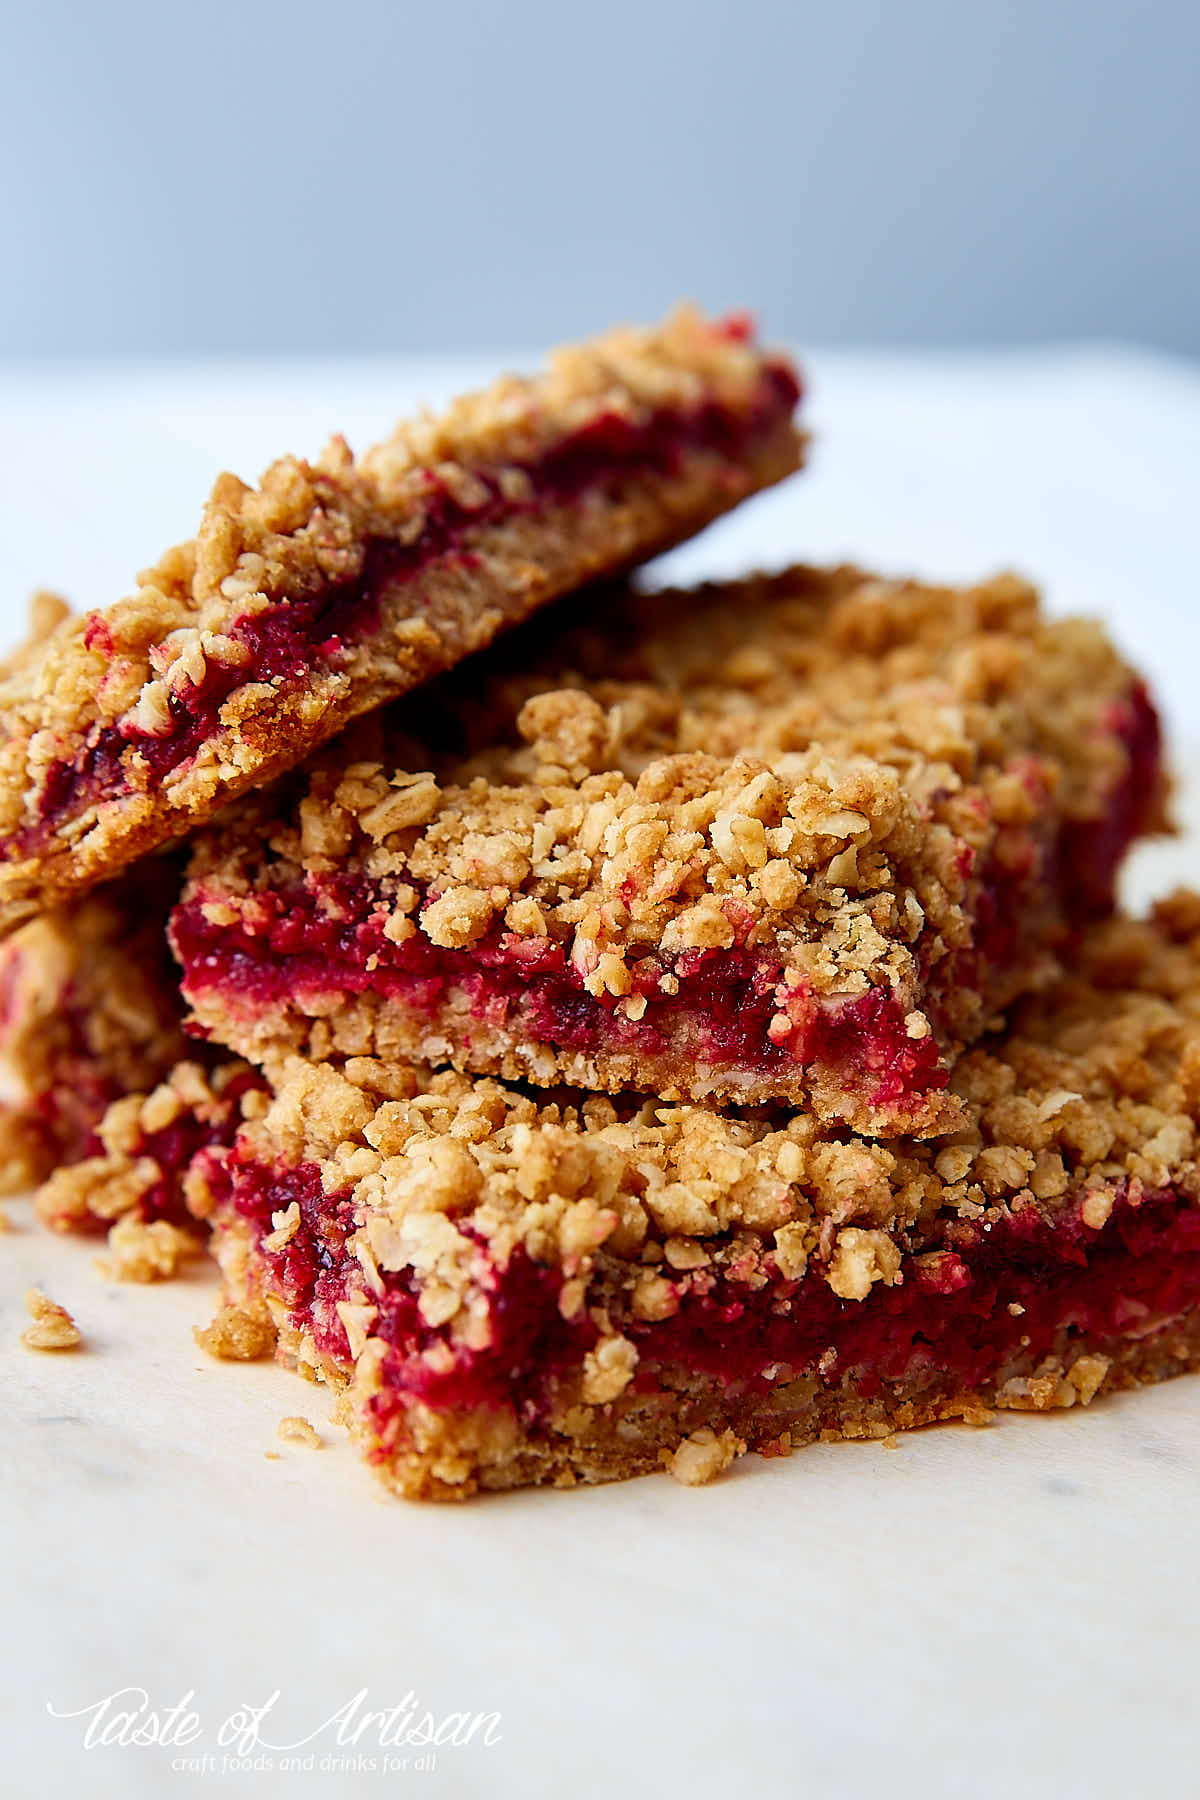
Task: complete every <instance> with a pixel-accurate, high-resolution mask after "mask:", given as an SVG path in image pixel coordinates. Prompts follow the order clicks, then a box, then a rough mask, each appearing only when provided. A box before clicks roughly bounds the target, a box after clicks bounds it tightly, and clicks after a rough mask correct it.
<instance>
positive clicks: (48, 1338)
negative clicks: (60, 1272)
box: [21, 1288, 83, 1350]
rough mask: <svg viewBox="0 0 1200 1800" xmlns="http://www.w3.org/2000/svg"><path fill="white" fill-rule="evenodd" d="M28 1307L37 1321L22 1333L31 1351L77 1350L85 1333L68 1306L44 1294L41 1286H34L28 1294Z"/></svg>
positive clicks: (31, 1316) (22, 1340) (26, 1302)
mask: <svg viewBox="0 0 1200 1800" xmlns="http://www.w3.org/2000/svg"><path fill="white" fill-rule="evenodd" d="M25 1310H26V1312H27V1313H28V1314H29V1316H30V1318H31V1319H32V1320H33V1324H32V1325H30V1326H29V1328H28V1330H26V1331H23V1332H22V1333H21V1342H22V1343H23V1344H24V1346H25V1348H26V1349H27V1350H77V1349H78V1348H79V1345H80V1343H81V1341H82V1338H83V1334H82V1332H81V1331H80V1329H79V1327H78V1325H77V1324H76V1323H75V1321H74V1319H73V1318H72V1317H71V1315H70V1313H69V1312H68V1311H67V1309H66V1307H65V1306H59V1304H58V1302H57V1301H55V1300H51V1299H50V1298H49V1296H48V1295H46V1294H43V1292H42V1290H41V1288H30V1290H29V1292H28V1293H27V1294H26V1296H25Z"/></svg>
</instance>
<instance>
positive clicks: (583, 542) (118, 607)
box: [0, 308, 803, 927]
mask: <svg viewBox="0 0 1200 1800" xmlns="http://www.w3.org/2000/svg"><path fill="white" fill-rule="evenodd" d="M790 382H791V375H790V372H787V367H786V364H784V362H783V361H782V359H780V358H777V357H776V358H771V357H768V356H766V355H765V354H764V353H763V352H762V351H761V350H759V349H758V347H757V346H755V345H754V344H753V343H752V342H750V341H749V340H748V338H747V337H746V335H745V334H744V333H741V332H738V331H736V330H735V331H731V330H730V329H729V328H727V327H723V326H721V325H713V324H710V323H709V322H708V321H706V320H705V319H703V318H702V317H701V316H700V315H699V314H698V313H696V312H695V311H693V310H691V309H688V308H681V309H679V310H678V311H677V312H676V313H674V314H673V315H672V316H671V317H670V318H669V319H668V320H667V321H666V322H665V323H664V324H663V325H661V326H659V327H658V328H656V329H649V330H621V331H615V332H610V333H608V334H607V335H605V336H602V337H599V338H596V339H594V340H593V341H591V342H590V343H586V344H582V345H578V346H575V347H573V348H570V349H565V350H561V351H558V352H556V353H555V354H554V356H553V357H552V359H551V363H550V368H549V372H548V373H547V374H546V375H544V376H543V377H541V378H539V379H522V378H518V377H516V376H507V377H505V378H503V379H502V380H500V381H499V382H497V383H495V384H494V385H493V386H492V387H491V388H489V389H487V390H486V391H485V392H483V393H480V394H474V395H469V396H467V397H466V398H464V399H460V400H459V401H457V402H456V403H455V404H454V405H453V406H452V407H451V408H450V409H449V410H448V411H447V412H446V413H445V414H443V415H442V416H441V417H438V418H434V417H428V416H427V417H423V418H421V419H419V420H417V421H416V422H415V423H412V424H409V425H404V426H401V427H399V428H398V429H397V431H396V432H395V433H394V435H393V436H392V437H390V438H389V439H387V440H386V441H385V442H383V443H382V444H379V445H377V446H376V447H375V448H373V449H371V450H369V451H367V452H366V454H365V455H363V456H362V457H360V458H359V459H357V460H356V459H355V458H354V457H353V456H352V455H351V452H350V450H349V448H348V447H347V445H346V444H345V442H344V441H343V440H342V439H340V438H336V439H334V441H333V442H332V443H331V444H330V446H329V447H328V449H326V451H325V452H324V453H323V454H322V455H321V456H320V457H319V458H318V460H317V461H316V462H315V463H312V464H310V463H307V462H304V461H302V460H300V459H298V458H296V457H285V458H283V459H282V460H280V461H279V462H277V463H275V464H273V465H272V466H271V468H269V469H268V470H267V472H266V474H265V475H264V477H263V479H262V482H261V484H260V486H259V487H257V488H251V487H247V486H246V485H245V484H244V483H243V482H241V481H240V480H238V479H237V477H236V476H234V475H230V474H225V475H222V476H220V477H219V478H218V480H217V482H216V484H215V486H214V488H213V491H212V495H211V498H210V500H209V502H208V505H207V507H206V509H205V513H204V516H203V519H202V522H201V525H200V529H199V532H198V533H197V535H196V537H195V538H194V539H192V540H190V541H189V542H187V543H184V544H181V545H178V546H176V547H175V548H174V549H172V550H169V551H168V552H167V553H166V555H165V556H164V557H163V558H162V559H161V560H160V561H159V562H158V563H157V564H156V565H155V566H154V567H153V568H151V569H148V570H146V571H145V572H144V573H143V575H142V576H141V577H140V582H139V586H138V587H137V589H136V590H135V592H134V593H133V594H131V595H130V596H128V597H127V598H126V599H123V600H120V601H118V602H117V603H116V604H115V605H114V606H111V607H110V608H109V609H108V610H107V611H106V612H103V613H92V614H89V615H87V616H86V617H85V618H82V619H74V620H71V619H68V620H64V621H63V622H62V623H61V624H59V625H58V626H57V627H56V628H55V629H54V630H53V631H52V632H51V634H50V636H49V638H48V640H47V641H46V643H45V644H44V646H43V648H42V650H41V652H40V653H39V654H37V655H36V656H33V657H22V658H20V659H18V661H17V663H16V664H15V665H14V666H12V667H11V668H10V669H9V670H8V672H7V674H6V675H5V676H3V677H2V678H0V719H2V722H3V731H2V733H0V738H2V744H0V924H2V925H4V926H6V927H11V925H13V924H14V923H16V922H18V921H19V920H20V918H22V917H23V916H27V915H28V914H29V913H30V912H31V911H32V910H34V908H35V907H36V906H38V905H42V904H45V903H46V901H47V900H48V899H50V900H52V899H56V898H62V897H65V896H67V895H70V894H73V893H77V892H80V891H81V890H83V889H86V888H88V887H90V886H93V885H94V884H95V883H96V882H98V881H101V880H103V879H105V878H106V877H108V876H111V875H112V874H114V873H115V872H116V871H117V870H118V869H120V868H121V867H122V866H123V865H124V864H126V863H128V862H130V861H132V860H133V859H134V858H135V857H137V856H139V855H142V854H144V853H145V852H146V851H147V850H149V849H152V848H153V847H155V846H156V845H160V844H163V843H166V842H169V841H171V840H172V839H174V838H177V837H179V836H181V835H183V834H184V833H185V832H187V831H188V830H190V829H191V828H192V827H194V826H195V825H196V824H197V823H199V822H201V821H203V820H204V819H207V818H210V817H211V816H212V815H213V814H214V813H215V812H216V811H217V810H218V808H219V807H220V806H222V805H223V804H225V803H226V802H227V801H228V800H229V799H231V798H232V797H233V796H235V795H236V794H238V793H241V792H243V791H245V790H246V789H248V788H251V787H255V786H258V785H261V784H262V783H264V782H266V781H268V780H270V779H272V778H273V777H274V776H275V775H277V774H279V773H280V772H281V771H282V770H284V769H287V768H290V767H292V766H294V765H295V764H296V763H297V762H299V761H300V760H302V759H303V757H304V756H305V755H307V754H308V752H309V751H311V750H312V749H313V748H314V747H315V746H316V745H317V744H319V743H322V742H324V741H325V740H326V739H328V738H330V737H332V736H333V735H334V733H335V732H337V731H338V730H340V729H341V727H342V726H343V725H344V724H345V723H346V721H347V720H348V719H351V718H353V717H354V716H356V715H357V714H359V713H362V712H364V711H367V710H369V709H371V708H372V707H375V706H378V705H379V704H380V703H381V702H382V701H383V700H385V699H387V698H389V697H390V696H392V695H394V694H397V693H400V692H403V691H405V690H406V689H408V688H410V687H412V686H414V685H415V684H416V683H418V682H421V681H424V680H427V679H428V678H429V676H430V675H432V674H434V673H436V672H437V671H439V670H441V669H445V668H447V667H449V666H450V665H451V664H453V663H455V662H457V661H458V660H459V659H460V658H461V657H463V656H465V655H467V654H468V653H469V652H472V651H474V650H477V649H479V648H480V647H481V646H482V645H483V644H485V643H486V642H488V641H489V640H490V639H491V638H492V637H494V636H495V634H496V633H497V631H499V630H500V629H501V628H502V627H503V626H505V625H506V624H511V623H512V622H514V621H515V620H518V619H520V618H523V617H526V616H527V615H528V614H529V613H531V612H532V611H533V610H534V609H535V608H536V607H538V606H540V605H541V604H543V603H544V602H545V601H546V600H548V599H550V598H551V597H553V596H554V595H556V594H560V593H563V592H565V591H567V590H569V589H572V588H574V587H576V586H578V585H579V584H580V583H582V582H584V581H586V580H588V579H590V578H591V577H593V576H595V575H598V574H602V573H605V572H611V571H613V570H615V569H623V568H625V567H628V566H630V565H631V564H633V563H636V562H638V561H640V560H642V559H644V558H645V557H647V556H649V555H652V554H655V553H657V552H658V551H659V550H661V549H664V548H666V547H667V546H669V545H670V544H672V543H676V542H678V541H679V540H680V539H682V538H684V537H687V536H690V535H691V534H692V533H693V532H695V531H697V530H699V529H700V528H701V527H702V526H703V525H705V524H706V523H707V522H708V521H709V520H710V519H712V518H715V517H716V516H718V515H719V514H721V513H723V512H725V511H727V510H728V509H729V508H730V507H731V506H734V505H736V504H737V502H738V501H739V500H741V499H743V498H744V497H745V496H746V495H747V494H749V493H752V492H754V491H755V490H756V489H758V488H760V487H763V486H766V485H768V484H770V483H771V482H774V481H778V480H779V479H780V478H781V477H782V476H784V475H786V474H788V473H790V472H791V471H792V470H793V469H794V468H796V467H797V466H798V464H799V462H800V460H801V456H802V449H803V440H802V439H801V437H800V436H799V434H798V433H797V432H796V430H795V429H794V427H793V426H792V424H791V420H790V413H791V410H792V407H791V395H792V393H794V387H790V386H789V384H790ZM707 411H715V412H717V413H718V414H720V415H721V416H722V417H723V418H724V419H725V420H726V422H727V423H728V425H729V427H730V432H729V443H728V444H725V445H723V446H722V445H719V444H718V442H717V439H716V437H715V436H712V434H710V436H709V438H705V437H704V436H703V434H702V433H701V434H700V436H699V437H698V438H697V441H696V442H694V443H690V444H684V445H683V446H682V447H681V449H680V453H679V455H678V456H677V457H675V458H667V457H664V456H663V455H662V453H661V448H659V449H657V450H656V449H655V447H654V444H655V440H654V433H655V429H656V421H661V420H663V419H664V418H680V419H683V420H685V421H686V420H687V419H689V418H693V417H694V418H695V419H698V420H701V421H703V419H704V417H705V416H706V412H707ZM622 423H623V424H624V425H625V426H626V427H628V429H629V432H630V440H629V442H630V445H631V448H630V449H629V450H628V451H625V452H617V451H614V452H613V453H612V454H613V455H614V456H616V457H617V464H615V465H614V471H613V472H610V473H609V474H608V475H606V476H605V477H604V478H603V479H598V480H594V481H592V482H591V483H588V482H586V481H582V482H579V483H575V484H572V482H571V481H570V479H569V478H567V477H564V478H563V480H562V481H560V482H559V484H558V485H557V486H556V485H554V483H553V482H551V484H550V485H549V487H547V488H545V489H544V491H541V492H538V491H537V490H536V488H535V482H534V480H533V479H531V471H533V473H534V474H536V471H537V469H538V467H539V466H544V465H545V463H546V461H547V459H548V458H551V457H552V456H553V455H554V453H555V452H556V451H558V452H564V451H565V452H568V453H569V451H570V449H571V446H572V444H573V443H575V442H576V441H584V442H586V441H587V438H588V434H589V431H592V432H593V433H594V431H595V430H596V428H599V430H600V434H601V437H605V434H606V433H607V434H608V437H606V438H605V441H610V440H611V441H615V439H612V432H613V430H614V428H615V427H616V426H618V425H620V424H622ZM639 432H644V433H645V434H646V441H645V442H642V443H641V449H640V453H639V447H638V446H639V443H640V442H641V440H640V439H639V437H638V433H639ZM618 435H619V434H618ZM734 444H738V445H740V448H736V447H730V446H731V445H734ZM621 455H624V456H625V458H626V460H625V461H624V462H623V463H622V462H621V461H620V457H621ZM447 506H453V507H455V508H457V509H459V514H460V516H461V518H462V524H461V526H459V527H458V528H457V530H456V535H454V536H452V537H451V538H450V539H449V541H448V544H447V545H446V546H444V547H443V546H440V544H439V543H438V542H437V531H438V530H439V529H440V526H439V524H438V520H439V518H440V517H441V513H440V512H439V508H440V509H442V511H444V510H445V508H446V507H447ZM423 534H432V537H431V539H430V541H431V542H433V543H434V549H433V551H432V552H431V553H430V554H429V556H428V557H427V558H424V559H420V543H421V541H422V538H423ZM384 551H386V552H387V553H388V554H390V555H391V556H392V559H393V563H392V565H391V568H392V572H391V573H390V574H389V573H388V572H387V571H386V570H383V569H382V568H381V569H379V570H378V571H376V564H375V563H374V562H372V561H371V559H372V557H375V558H376V561H378V559H379V556H380V555H381V554H382V553H383V552H384ZM404 557H407V559H408V560H407V562H402V561H401V560H400V559H401V558H404ZM414 559H417V560H414ZM414 568H416V569H417V570H418V571H419V575H418V578H415V579H414V578H411V571H412V569H414ZM366 588H369V589H370V593H371V595H372V596H374V597H375V598H376V599H377V602H378V604H377V606H376V607H375V608H374V609H372V608H370V607H368V608H367V609H366V610H365V611H364V612H363V616H362V618H361V620H360V621H359V622H357V623H356V622H355V620H354V618H353V617H352V615H351V612H350V611H348V610H347V609H346V607H345V605H344V604H343V603H344V602H345V600H346V598H347V596H349V595H350V594H352V593H356V592H359V591H365V590H366ZM325 596H327V597H328V601H329V604H330V606H331V608H332V609H333V610H332V612H331V613H330V620H331V623H330V625H329V630H330V631H331V634H332V635H331V636H330V637H328V638H326V637H325V636H324V635H323V634H321V635H318V637H316V638H315V639H311V641H310V639H309V638H307V637H305V636H304V631H303V630H302V632H301V636H300V638H299V639H297V645H296V648H295V651H294V653H293V654H294V657H295V658H299V659H300V660H299V662H298V663H296V665H295V666H294V667H293V666H292V665H291V664H289V665H288V666H287V667H286V668H285V671H284V673H282V674H280V673H277V672H274V665H273V664H272V663H271V662H270V661H267V662H266V663H261V664H260V660H259V653H258V652H257V651H256V649H255V647H254V646H255V643H256V634H258V633H259V631H260V628H261V627H263V626H264V625H267V624H268V623H269V622H271V621H274V620H275V618H276V617H278V618H279V619H280V620H282V621H283V623H284V625H285V626H288V628H290V626H289V621H290V620H292V619H296V620H303V619H307V618H308V617H309V615H310V614H313V609H314V606H316V605H317V602H318V601H319V600H321V599H322V597H325ZM339 607H340V608H341V611H339V610H338V608H339ZM43 610H45V609H43ZM323 617H324V615H323V614H319V611H318V613H317V614H314V620H315V622H316V623H319V622H320V619H321V618H323ZM305 629H307V628H305ZM206 695H211V696H215V698H214V699H212V700H211V702H210V701H209V700H206V699H205V698H204V696H206ZM206 706H208V707H209V712H206V711H205V707H206ZM210 713H211V714H214V715H215V716H210ZM193 718H194V719H195V720H197V721H198V723H197V724H196V727H195V733H194V735H193V738H192V739H191V740H189V741H188V742H186V743H185V744H184V745H183V748H182V750H181V751H180V753H179V754H178V755H175V754H174V752H172V754H171V755H169V756H167V757H166V762H165V767H164V766H163V764H162V761H161V756H162V747H161V745H159V748H158V749H157V750H156V749H155V740H157V739H161V738H164V737H169V736H170V735H171V734H172V732H174V731H176V730H177V728H178V727H179V724H180V720H181V719H183V720H184V721H185V722H187V721H189V720H191V719H193ZM105 734H109V735H105ZM197 734H198V735H197ZM97 745H99V747H100V748H101V749H102V750H103V749H105V748H107V749H109V750H111V751H112V752H113V754H112V756H111V757H110V758H109V759H108V761H107V762H106V760H105V758H104V757H103V756H100V757H99V758H98V757H97V756H96V755H94V754H93V752H94V751H95V750H96V748H97ZM156 757H157V758H159V759H160V760H158V761H156V760H155V758H156ZM109 762H111V764H112V765H113V766H112V767H111V768H110V767H109ZM64 771H65V776H64ZM73 774H75V775H79V776H80V779H79V780H78V781H77V782H75V784H74V786H72V779H71V778H72V775H73Z"/></svg>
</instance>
